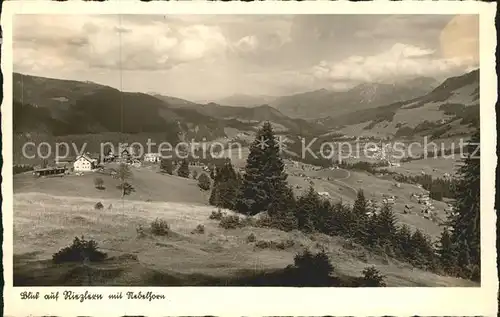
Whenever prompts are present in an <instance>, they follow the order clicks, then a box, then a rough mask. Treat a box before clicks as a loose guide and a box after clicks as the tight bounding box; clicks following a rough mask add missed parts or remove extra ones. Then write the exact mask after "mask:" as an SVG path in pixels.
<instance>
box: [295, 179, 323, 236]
mask: <svg viewBox="0 0 500 317" xmlns="http://www.w3.org/2000/svg"><path fill="white" fill-rule="evenodd" d="M320 204H321V200H320V198H319V195H318V193H317V192H316V190H314V188H313V187H312V186H310V187H309V189H308V190H307V192H305V193H304V194H302V196H300V197H299V199H298V200H297V220H298V226H299V229H300V230H302V231H304V232H312V231H314V229H315V226H314V224H315V223H316V222H317V220H318V219H317V217H316V216H317V214H316V212H317V211H318V209H319V207H320Z"/></svg>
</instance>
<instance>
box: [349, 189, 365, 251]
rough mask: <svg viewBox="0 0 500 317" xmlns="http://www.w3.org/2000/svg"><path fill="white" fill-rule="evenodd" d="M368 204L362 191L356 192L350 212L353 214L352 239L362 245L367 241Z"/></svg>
mask: <svg viewBox="0 0 500 317" xmlns="http://www.w3.org/2000/svg"><path fill="white" fill-rule="evenodd" d="M367 211H368V203H367V201H366V198H365V194H364V193H363V190H359V191H358V196H357V198H356V201H355V202H354V206H353V207H352V212H353V214H354V218H355V222H356V227H355V228H354V230H355V231H354V237H355V239H356V240H359V241H360V242H362V243H365V242H366V241H367V239H368V228H367V225H368V223H367V222H368V216H367Z"/></svg>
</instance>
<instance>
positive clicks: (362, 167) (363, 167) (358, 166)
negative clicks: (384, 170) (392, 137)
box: [338, 161, 389, 174]
mask: <svg viewBox="0 0 500 317" xmlns="http://www.w3.org/2000/svg"><path fill="white" fill-rule="evenodd" d="M338 166H339V167H341V168H343V169H350V170H357V171H363V172H368V173H370V174H377V173H379V172H380V171H379V168H381V167H387V166H389V163H387V162H386V161H381V162H378V163H370V162H365V161H359V162H356V163H348V162H345V161H342V162H339V163H338Z"/></svg>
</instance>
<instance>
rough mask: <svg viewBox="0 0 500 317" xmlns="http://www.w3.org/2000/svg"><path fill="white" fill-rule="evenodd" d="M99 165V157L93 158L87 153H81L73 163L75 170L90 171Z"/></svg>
mask: <svg viewBox="0 0 500 317" xmlns="http://www.w3.org/2000/svg"><path fill="white" fill-rule="evenodd" d="M96 166H97V159H94V158H91V157H90V156H89V155H87V154H83V155H79V156H78V157H77V158H76V160H75V162H74V163H73V170H74V171H75V172H90V171H92V170H93V169H95V168H96Z"/></svg>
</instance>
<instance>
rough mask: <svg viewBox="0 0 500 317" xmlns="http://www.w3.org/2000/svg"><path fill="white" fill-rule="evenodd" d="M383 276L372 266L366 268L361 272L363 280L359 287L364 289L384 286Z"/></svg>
mask: <svg viewBox="0 0 500 317" xmlns="http://www.w3.org/2000/svg"><path fill="white" fill-rule="evenodd" d="M384 279H385V276H383V275H382V274H380V271H379V270H377V269H376V268H375V267H374V266H371V267H367V268H365V269H364V270H363V278H362V282H361V284H362V285H361V286H364V287H383V286H386V285H385V282H384Z"/></svg>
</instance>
